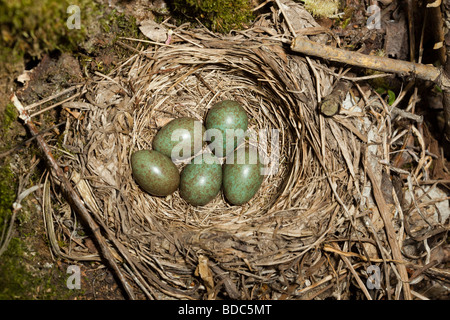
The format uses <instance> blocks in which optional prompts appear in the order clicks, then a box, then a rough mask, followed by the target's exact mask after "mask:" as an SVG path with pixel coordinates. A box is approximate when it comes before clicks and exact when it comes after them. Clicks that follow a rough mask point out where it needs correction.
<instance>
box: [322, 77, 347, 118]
mask: <svg viewBox="0 0 450 320" xmlns="http://www.w3.org/2000/svg"><path fill="white" fill-rule="evenodd" d="M350 84H351V83H350V82H349V81H345V80H341V81H339V82H338V84H337V85H336V86H335V87H334V89H333V91H332V92H331V93H330V94H329V95H328V96H326V97H325V98H324V99H323V101H322V103H321V105H320V112H322V113H323V114H324V115H326V116H328V117H331V116H334V115H335V114H336V113H338V112H339V109H340V107H341V104H342V101H344V99H345V96H346V95H347V93H348V90H349V89H350Z"/></svg>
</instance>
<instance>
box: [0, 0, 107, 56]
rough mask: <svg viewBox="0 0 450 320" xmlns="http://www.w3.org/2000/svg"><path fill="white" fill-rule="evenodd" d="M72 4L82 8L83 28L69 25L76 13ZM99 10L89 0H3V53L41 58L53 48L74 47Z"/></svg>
mask: <svg viewBox="0 0 450 320" xmlns="http://www.w3.org/2000/svg"><path fill="white" fill-rule="evenodd" d="M70 5H77V6H78V7H79V8H80V22H81V23H80V27H81V28H80V29H69V28H68V26H67V21H68V19H69V17H70V16H71V15H72V13H73V12H69V13H68V12H67V8H68V7H69V6H70ZM96 12H99V8H98V6H97V5H96V4H95V3H94V2H91V1H88V0H13V1H10V0H0V27H1V34H0V41H1V47H2V49H1V51H0V56H1V57H6V56H11V55H12V56H14V57H16V58H19V57H20V56H22V55H23V54H24V53H27V54H28V55H30V56H38V57H39V56H41V55H42V53H46V52H50V51H53V50H60V51H71V50H74V49H75V48H77V46H78V44H79V43H80V42H81V41H83V40H84V39H85V37H86V35H87V32H86V30H87V26H88V25H89V24H90V21H92V20H93V19H95V13H96Z"/></svg>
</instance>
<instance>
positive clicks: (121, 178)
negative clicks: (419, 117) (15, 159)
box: [66, 30, 351, 299]
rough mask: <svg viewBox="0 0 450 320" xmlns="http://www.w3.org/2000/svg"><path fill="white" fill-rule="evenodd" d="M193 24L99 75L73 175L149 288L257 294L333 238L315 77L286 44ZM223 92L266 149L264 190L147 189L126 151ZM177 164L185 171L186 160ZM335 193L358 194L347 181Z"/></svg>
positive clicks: (196, 113) (76, 145) (155, 292)
mask: <svg viewBox="0 0 450 320" xmlns="http://www.w3.org/2000/svg"><path fill="white" fill-rule="evenodd" d="M196 34H197V35H202V37H201V39H198V38H193V39H192V40H191V41H188V42H181V43H179V44H175V45H172V46H160V47H150V48H149V49H148V50H142V51H141V52H139V53H136V54H133V55H132V56H130V57H129V58H128V59H126V60H125V61H124V62H123V63H122V64H121V65H120V66H119V67H118V68H116V69H115V70H113V71H112V72H111V73H110V74H109V75H108V76H106V77H98V78H96V79H95V82H93V83H92V84H91V87H90V90H89V91H90V92H89V93H88V98H89V99H90V101H91V110H89V111H88V113H87V116H86V117H85V118H84V119H83V120H81V121H79V122H77V124H76V125H73V126H72V128H71V130H70V132H69V138H68V139H67V142H66V144H67V145H68V146H69V147H71V148H72V149H73V150H76V151H77V152H78V154H79V160H77V161H74V163H73V172H72V176H74V175H75V176H77V177H78V178H77V179H78V180H77V181H78V182H79V181H80V180H83V181H84V182H85V183H87V184H88V185H89V188H88V189H87V190H88V191H86V190H85V191H82V190H81V191H80V190H79V191H80V193H81V196H82V198H83V199H84V200H85V202H86V203H88V204H91V205H90V206H89V207H90V209H91V210H92V211H94V213H95V214H96V215H97V217H98V219H101V220H102V221H104V223H105V225H106V226H107V228H108V229H109V230H110V231H112V233H113V234H115V236H116V238H117V239H118V240H119V241H120V242H121V243H122V244H123V246H124V247H125V248H126V249H127V250H128V251H127V252H128V253H127V254H126V256H125V257H122V258H121V259H125V262H126V263H125V264H126V265H127V266H128V267H127V268H126V273H127V274H130V277H131V278H133V279H134V280H135V282H136V289H137V290H138V288H139V289H141V290H142V294H143V295H144V296H147V297H149V298H166V297H176V298H192V299H200V298H205V297H207V298H215V297H230V298H233V299H241V298H242V299H243V298H256V299H258V298H261V297H263V294H264V293H263V291H264V288H267V285H270V286H271V287H278V288H281V287H283V286H284V285H285V281H288V282H289V281H294V282H295V281H296V279H297V277H298V272H299V270H297V269H296V268H295V265H296V264H297V265H298V263H299V261H300V259H301V258H302V256H303V255H304V254H305V253H306V252H308V251H309V250H311V248H313V247H314V245H315V244H317V243H318V241H320V240H321V239H323V238H324V237H325V236H326V234H327V233H328V232H329V231H330V229H331V226H330V221H332V219H333V217H335V216H336V213H337V210H336V208H337V205H336V202H335V201H333V199H332V197H331V196H330V195H331V194H332V190H331V189H330V185H329V183H328V181H327V179H326V178H325V176H326V175H325V171H324V166H323V164H320V159H319V158H318V157H317V156H316V153H317V152H318V150H320V148H321V147H320V138H319V135H318V128H319V125H320V123H319V115H318V114H317V112H316V102H315V101H316V87H315V85H314V84H313V76H311V74H310V69H309V66H308V64H307V62H306V61H305V60H304V59H303V58H300V57H299V56H290V55H287V54H285V50H284V49H283V46H282V45H281V44H280V42H277V41H273V42H271V41H266V42H264V43H263V42H261V41H250V40H242V39H240V38H223V39H217V38H215V37H209V36H208V33H207V32H205V31H203V30H198V32H197V33H196ZM185 37H187V36H186V35H185ZM149 57H150V58H149ZM316 76H318V77H320V78H321V81H320V83H321V85H322V86H323V88H321V90H323V92H325V91H326V90H327V89H328V88H329V87H330V86H329V84H330V81H331V80H330V78H329V77H328V76H327V75H325V74H324V73H323V72H321V71H319V72H318V75H316ZM226 99H229V100H235V101H238V102H239V103H240V104H241V105H242V106H243V108H244V109H245V110H246V112H247V115H248V118H249V130H250V132H253V133H255V134H256V136H255V137H256V139H255V140H252V141H253V142H256V144H257V145H258V147H259V150H260V152H261V153H262V154H264V155H265V159H266V163H265V167H266V169H267V171H266V175H265V177H264V181H263V183H262V186H261V188H260V190H259V191H258V192H257V194H256V195H255V196H254V197H253V198H252V199H251V200H250V201H249V202H248V203H246V204H244V205H242V206H233V205H230V204H229V203H227V201H226V200H225V199H224V197H223V195H222V192H221V193H220V194H219V195H218V196H217V197H216V198H215V199H214V200H213V201H212V202H210V203H209V204H207V205H206V206H202V207H195V206H192V205H190V204H188V203H187V202H186V201H184V200H183V199H182V198H181V197H180V196H179V193H178V191H176V192H175V193H174V194H172V195H170V196H167V197H155V196H152V195H150V194H147V193H145V192H144V191H143V190H142V189H140V188H139V186H138V185H137V184H136V182H135V181H134V180H133V177H132V172H131V166H130V157H131V154H132V153H133V152H134V151H137V150H141V149H151V145H152V141H153V138H154V136H155V135H156V133H157V132H158V130H159V129H160V128H161V127H162V126H163V125H164V124H166V123H167V122H168V121H170V120H172V119H175V118H179V117H191V118H195V119H197V120H199V121H202V122H204V119H205V116H206V114H207V112H208V110H209V108H210V107H211V106H212V105H213V104H214V103H216V102H219V101H222V100H226ZM330 154H331V155H333V154H332V153H330ZM189 160H190V159H188V161H189ZM322 161H323V160H322ZM327 163H329V164H330V165H331V166H333V168H334V170H336V172H339V168H340V166H345V162H344V161H343V160H342V157H341V155H339V154H336V158H335V159H328V160H327ZM176 165H177V166H178V168H179V170H180V172H181V170H182V168H183V166H184V165H186V161H184V162H177V163H176ZM344 180H345V179H344ZM335 192H336V194H338V195H341V196H342V198H341V199H342V201H343V202H346V201H350V200H351V197H350V196H349V195H348V194H347V190H346V187H345V186H344V187H343V188H341V187H340V186H338V187H337V188H336V190H335ZM86 199H89V201H87V200H86ZM311 259H315V257H313V256H311ZM119 260H120V259H119ZM293 266H294V267H293ZM280 268H283V270H284V272H283V276H284V277H285V278H284V279H283V277H280V272H279V270H280ZM249 287H252V288H254V290H253V291H252V293H249V289H248V288H249ZM266 292H267V290H266ZM276 297H277V296H276V295H274V296H272V298H276Z"/></svg>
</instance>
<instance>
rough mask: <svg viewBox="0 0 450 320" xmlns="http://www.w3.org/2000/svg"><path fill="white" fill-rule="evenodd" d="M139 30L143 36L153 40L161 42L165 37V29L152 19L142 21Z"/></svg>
mask: <svg viewBox="0 0 450 320" xmlns="http://www.w3.org/2000/svg"><path fill="white" fill-rule="evenodd" d="M139 30H141V32H142V33H143V34H144V36H146V37H147V38H149V39H150V40H153V41H155V42H161V43H163V42H165V41H166V39H167V32H168V31H167V29H166V28H164V27H163V26H161V25H160V24H158V23H156V22H155V21H153V20H145V21H142V23H141V26H140V27H139Z"/></svg>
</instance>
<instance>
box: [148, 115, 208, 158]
mask: <svg viewBox="0 0 450 320" xmlns="http://www.w3.org/2000/svg"><path fill="white" fill-rule="evenodd" d="M204 133H205V127H204V126H203V125H202V123H201V122H200V121H198V120H196V119H193V118H186V117H185V118H177V119H174V120H172V121H170V122H169V123H168V124H166V125H165V126H164V127H162V128H161V129H160V130H159V131H158V133H157V134H156V136H155V138H154V139H153V149H154V150H156V151H159V152H161V153H162V154H164V155H165V156H167V157H169V158H171V159H172V160H180V159H186V158H189V157H192V156H193V155H195V154H196V153H197V152H199V151H200V150H201V149H202V147H203V134H204Z"/></svg>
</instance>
